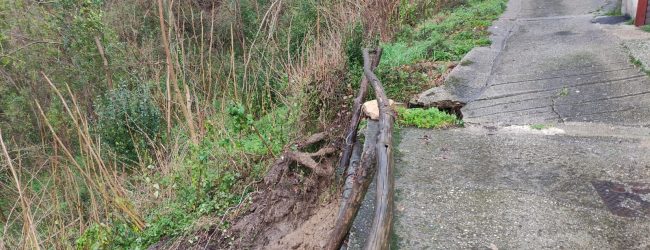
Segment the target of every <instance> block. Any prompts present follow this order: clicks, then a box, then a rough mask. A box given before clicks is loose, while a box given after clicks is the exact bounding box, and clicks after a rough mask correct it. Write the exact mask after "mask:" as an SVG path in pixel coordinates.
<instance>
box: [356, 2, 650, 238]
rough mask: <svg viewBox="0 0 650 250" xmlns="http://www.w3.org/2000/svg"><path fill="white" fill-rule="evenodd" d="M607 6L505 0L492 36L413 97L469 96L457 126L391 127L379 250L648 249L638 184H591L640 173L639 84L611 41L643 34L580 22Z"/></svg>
mask: <svg viewBox="0 0 650 250" xmlns="http://www.w3.org/2000/svg"><path fill="white" fill-rule="evenodd" d="M611 3H612V2H611V1H607V0H546V1H539V0H511V1H510V3H509V5H508V10H507V11H506V13H504V15H503V16H502V17H501V18H500V19H499V20H498V21H496V22H495V23H494V24H493V26H492V27H491V28H490V30H491V31H492V32H493V36H492V40H493V43H492V46H491V47H489V48H478V49H475V50H473V51H472V52H470V53H469V54H468V55H467V58H470V59H471V60H472V61H473V62H475V63H473V64H471V65H468V66H459V67H457V68H455V69H454V71H453V72H452V73H451V76H450V77H451V79H453V84H450V85H449V86H443V87H440V88H436V89H432V90H429V91H427V92H425V93H423V94H422V95H421V97H420V100H419V101H421V102H423V103H426V102H427V101H428V102H431V101H436V100H438V101H439V100H440V98H453V99H454V100H457V101H462V102H464V103H467V104H466V106H465V107H464V108H463V109H462V111H463V114H464V117H465V118H464V120H465V122H466V124H467V127H466V128H458V129H452V130H421V129H412V128H405V129H403V130H402V132H401V136H400V137H401V138H402V139H401V142H400V143H399V144H398V147H397V149H398V150H399V152H400V153H399V155H398V156H399V157H396V171H395V172H396V177H395V185H396V186H395V190H396V192H397V194H396V203H395V208H396V210H395V225H394V230H393V231H394V235H395V237H394V239H395V240H394V242H393V243H392V245H391V248H393V249H543V248H553V249H650V236H648V234H647V232H648V231H650V208H647V207H644V206H645V205H643V206H642V205H640V204H641V203H639V202H638V201H635V200H633V199H628V198H625V197H636V198H638V197H641V198H644V197H645V196H644V195H645V193H643V192H645V191H643V192H642V193H640V194H635V195H628V196H625V195H619V196H616V195H609V194H608V193H606V192H609V191H611V192H615V191H612V190H605V191H603V187H602V185H601V186H600V187H598V189H599V190H597V188H596V186H595V185H596V184H594V183H615V184H611V185H609V184H608V185H609V186H611V187H615V186H625V187H629V186H634V185H639V183H646V184H647V183H650V156H649V154H647V152H648V150H649V149H650V128H649V127H650V80H649V78H648V76H647V75H646V74H645V73H643V72H641V71H640V70H639V68H638V67H635V66H634V65H632V63H630V60H629V57H628V54H627V51H626V50H625V49H624V48H623V46H622V44H623V42H626V41H629V40H633V39H636V38H639V37H643V36H644V35H643V34H639V33H635V32H633V31H631V30H630V29H629V27H627V26H622V25H604V24H599V23H598V22H592V20H593V19H594V16H595V13H597V12H598V11H601V12H603V11H606V9H603V8H606V6H612V4H611ZM628 44H629V43H628ZM649 54H650V53H649ZM534 124H535V125H541V124H543V125H544V126H531V125H534ZM536 128H537V129H536ZM619 184H620V185H619ZM628 189H629V188H625V190H622V191H620V192H628V191H630V190H628ZM637 191H638V190H637ZM600 192H605V193H600ZM616 192H619V191H616ZM630 192H631V191H630ZM603 197H614V198H616V199H619V200H614V201H612V200H608V201H604V200H603V199H604V198H603ZM621 197H623V198H621ZM608 202H609V203H608ZM612 202H618V203H617V204H614V205H612V204H611V203H612ZM646 205H647V204H646ZM616 206H618V207H622V208H626V209H628V208H629V209H633V210H634V211H633V212H630V213H616V211H613V210H612V207H616ZM361 213H366V212H363V211H362V212H361ZM621 214H628V215H634V216H628V217H626V216H621Z"/></svg>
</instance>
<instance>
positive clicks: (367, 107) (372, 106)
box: [363, 100, 395, 120]
mask: <svg viewBox="0 0 650 250" xmlns="http://www.w3.org/2000/svg"><path fill="white" fill-rule="evenodd" d="M388 103H389V104H388V105H389V106H390V107H391V109H393V108H394V107H395V102H394V101H393V100H388ZM363 113H364V114H365V115H366V116H367V117H368V118H370V119H371V120H379V104H378V102H377V100H372V101H367V102H365V103H364V104H363Z"/></svg>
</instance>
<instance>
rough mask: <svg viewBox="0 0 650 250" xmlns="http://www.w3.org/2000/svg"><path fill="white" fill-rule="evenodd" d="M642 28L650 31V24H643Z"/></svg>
mask: <svg viewBox="0 0 650 250" xmlns="http://www.w3.org/2000/svg"><path fill="white" fill-rule="evenodd" d="M641 30H643V31H645V32H650V24H648V25H644V26H641Z"/></svg>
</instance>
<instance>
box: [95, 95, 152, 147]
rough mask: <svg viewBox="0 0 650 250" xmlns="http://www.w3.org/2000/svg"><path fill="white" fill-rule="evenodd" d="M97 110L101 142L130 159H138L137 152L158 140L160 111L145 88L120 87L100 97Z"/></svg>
mask: <svg viewBox="0 0 650 250" xmlns="http://www.w3.org/2000/svg"><path fill="white" fill-rule="evenodd" d="M96 110H97V118H98V120H97V128H96V130H97V132H99V134H100V135H101V136H102V141H103V142H104V143H106V144H107V145H109V146H110V147H111V148H112V149H113V150H114V151H115V152H116V153H118V154H119V155H120V156H122V157H124V158H126V159H128V160H136V159H137V154H138V152H137V151H136V150H137V149H138V148H141V149H144V148H148V147H147V145H148V140H152V139H155V138H157V134H158V132H159V130H160V124H161V112H160V110H159V109H158V106H156V104H155V103H154V102H153V99H152V97H151V94H150V92H149V89H148V88H147V87H146V85H138V86H137V87H136V88H135V89H133V90H130V89H127V88H126V87H125V86H120V87H118V88H117V89H115V90H112V91H110V92H108V94H107V95H106V96H104V97H103V98H100V100H99V102H98V104H97V106H96Z"/></svg>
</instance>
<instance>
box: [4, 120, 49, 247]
mask: <svg viewBox="0 0 650 250" xmlns="http://www.w3.org/2000/svg"><path fill="white" fill-rule="evenodd" d="M0 146H2V153H3V156H4V158H5V159H6V161H7V165H8V166H9V170H10V171H11V176H12V177H13V179H14V185H15V186H16V190H17V192H18V199H19V200H20V208H21V213H22V216H23V234H26V235H27V242H26V244H27V245H26V246H24V248H26V249H30V248H31V249H41V246H40V244H39V240H38V235H37V232H36V227H34V220H33V218H32V212H31V205H30V202H29V200H28V198H27V197H25V194H24V193H23V188H22V185H21V182H20V179H19V178H18V172H17V171H16V168H15V167H14V165H13V163H12V160H11V157H10V156H9V152H8V151H7V146H5V143H4V139H3V138H2V130H0Z"/></svg>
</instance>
